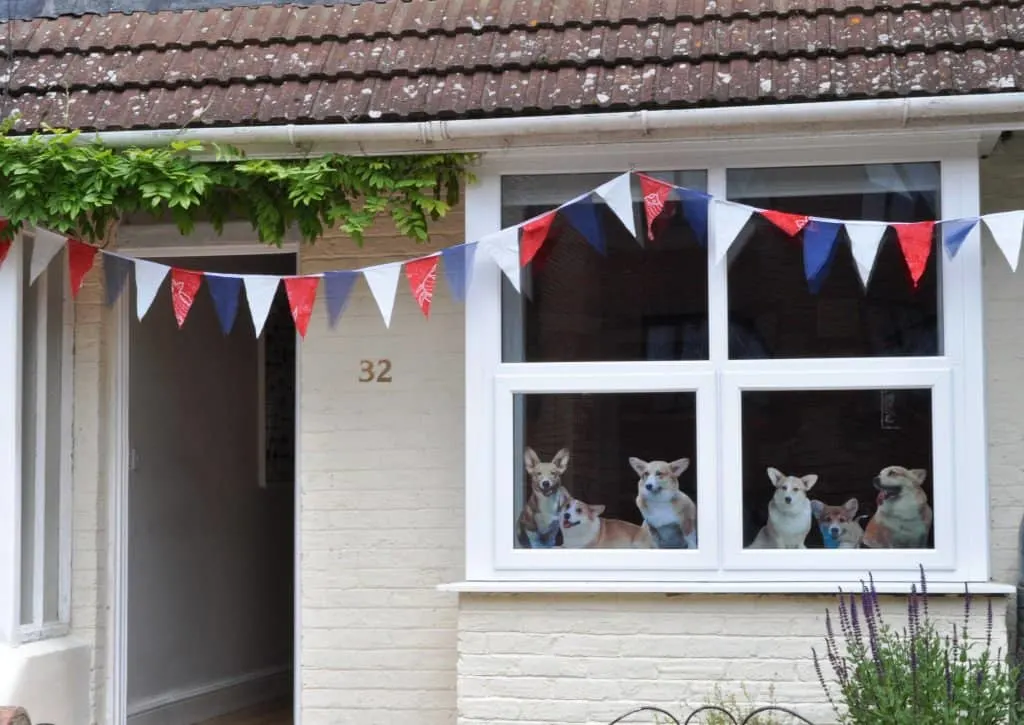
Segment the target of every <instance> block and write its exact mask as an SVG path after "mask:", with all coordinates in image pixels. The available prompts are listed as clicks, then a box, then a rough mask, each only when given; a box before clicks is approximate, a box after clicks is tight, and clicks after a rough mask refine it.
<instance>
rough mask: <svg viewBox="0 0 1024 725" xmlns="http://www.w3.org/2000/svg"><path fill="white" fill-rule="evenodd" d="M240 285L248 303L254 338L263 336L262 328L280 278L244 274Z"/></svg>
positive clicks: (265, 322) (268, 275)
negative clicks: (243, 287)
mask: <svg viewBox="0 0 1024 725" xmlns="http://www.w3.org/2000/svg"><path fill="white" fill-rule="evenodd" d="M242 284H244V285H245V298H246V299H247V300H248V301H249V314H250V315H252V326H253V328H255V330H256V337H259V336H260V335H262V334H263V326H264V325H265V324H267V316H268V315H270V308H271V307H272V306H273V304H274V296H275V295H276V294H277V287H278V285H279V284H281V278H280V277H275V276H273V275H270V274H244V275H242Z"/></svg>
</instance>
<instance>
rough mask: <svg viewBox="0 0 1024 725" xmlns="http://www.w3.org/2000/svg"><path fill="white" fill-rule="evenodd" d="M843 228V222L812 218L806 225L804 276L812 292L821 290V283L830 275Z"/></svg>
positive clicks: (815, 292) (804, 232)
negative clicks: (837, 239)
mask: <svg viewBox="0 0 1024 725" xmlns="http://www.w3.org/2000/svg"><path fill="white" fill-rule="evenodd" d="M841 228H842V224H839V223H836V222H826V221H822V220H821V219H812V220H811V221H810V222H808V224H807V226H806V227H804V231H803V234H804V276H805V277H807V286H808V287H809V288H810V290H811V293H812V294H817V293H818V292H820V291H821V283H822V282H824V281H825V277H826V276H828V269H829V266H830V265H831V264H832V256H833V252H834V251H835V248H836V237H838V236H839V230H840V229H841Z"/></svg>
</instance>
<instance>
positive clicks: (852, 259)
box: [466, 152, 987, 591]
mask: <svg viewBox="0 0 1024 725" xmlns="http://www.w3.org/2000/svg"><path fill="white" fill-rule="evenodd" d="M908 156H909V157H910V158H908V160H907V161H905V162H891V161H886V160H881V161H876V160H874V159H871V160H870V161H865V162H861V161H859V160H851V159H850V158H849V154H847V155H846V156H845V157H844V158H842V160H841V162H839V161H837V162H836V163H824V162H822V163H815V164H806V165H799V166H797V165H791V164H790V165H774V166H769V165H765V164H760V165H757V166H753V165H744V164H743V163H742V159H738V161H739V162H740V163H736V164H734V165H720V166H711V165H709V166H706V167H704V168H687V167H686V166H685V165H679V166H677V167H676V168H675V169H668V170H661V169H658V168H656V167H655V168H654V169H653V170H645V173H647V174H648V175H650V176H653V177H656V178H658V179H661V180H664V181H668V182H670V183H671V184H674V185H676V186H680V187H686V188H689V189H694V190H698V191H703V192H706V193H709V194H711V195H712V196H713V197H715V198H718V199H728V200H731V201H735V202H740V203H742V204H745V205H749V206H751V207H755V208H759V209H772V210H778V211H783V212H790V213H795V214H803V215H813V216H819V217H826V218H830V219H837V220H843V221H848V222H850V223H851V224H850V226H849V228H851V229H855V227H856V225H855V224H854V223H855V222H857V221H858V220H860V221H884V222H888V223H900V222H916V221H927V220H935V219H941V218H952V217H956V216H968V215H970V214H972V213H976V205H977V171H976V159H975V158H973V157H959V158H946V157H945V156H944V155H943V154H941V153H934V154H933V155H931V156H929V155H927V154H925V153H923V152H915V153H909V154H908ZM915 156H916V158H914V157H915ZM821 158H822V159H824V160H826V161H827V160H828V154H823V155H822V156H821ZM881 158H882V159H884V158H886V157H885V156H882V157H881ZM816 161H817V159H816ZM598 162H599V161H598V160H594V159H591V160H589V161H587V162H586V163H585V164H584V165H585V166H587V167H588V168H585V169H584V170H583V171H582V172H581V173H566V172H565V171H564V169H563V170H559V171H557V172H550V173H536V172H529V170H525V171H526V172H524V170H522V169H516V170H514V171H511V172H510V171H505V170H502V169H496V170H495V171H494V172H493V173H486V171H485V173H483V174H482V175H481V177H480V183H479V185H478V186H477V187H475V188H473V189H471V190H470V192H469V195H468V199H467V201H468V208H469V209H470V211H469V212H468V214H469V217H470V219H469V226H470V232H471V233H472V234H473V235H474V238H476V239H480V238H482V237H484V236H485V235H486V234H487V233H488V232H493V231H496V230H497V229H499V228H506V227H509V226H512V225H515V224H518V223H521V222H524V221H526V220H528V219H530V218H532V217H534V216H536V215H538V214H541V213H543V212H545V211H548V210H550V209H553V208H555V207H557V206H559V205H560V204H562V203H564V202H566V201H568V200H570V199H573V198H575V197H578V196H579V195H580V194H583V193H586V192H587V191H588V190H591V189H594V188H596V187H597V186H599V185H600V184H602V183H604V182H605V181H608V180H609V179H611V178H613V177H614V176H616V175H617V174H618V173H621V171H620V170H613V171H609V172H608V173H597V172H595V171H594V170H593V168H594V167H593V165H594V164H596V163H598ZM652 163H656V161H655V162H652ZM641 168H642V167H641ZM631 183H632V185H633V189H632V191H633V201H634V203H633V211H634V222H635V228H636V230H637V234H636V236H635V237H634V236H633V234H631V233H630V231H629V230H627V228H626V226H625V225H624V224H622V223H621V222H620V221H619V219H618V218H617V217H616V216H615V214H614V213H613V212H612V210H611V209H609V208H607V207H606V206H604V203H603V201H602V200H601V199H600V197H593V199H594V201H595V203H597V204H599V209H598V218H599V220H600V227H601V235H602V244H601V245H595V244H593V239H590V240H589V242H590V243H588V239H585V238H584V236H583V235H581V234H580V233H579V232H578V231H577V230H576V228H575V227H574V225H573V224H572V223H570V220H569V219H568V218H566V217H565V215H562V214H559V215H558V216H556V217H555V219H554V222H553V223H552V225H551V228H550V231H549V233H548V236H547V239H546V241H545V243H544V245H543V246H542V247H541V249H540V251H539V252H538V253H537V254H536V256H535V257H533V259H532V260H531V261H530V263H529V264H528V265H527V266H526V267H524V268H523V269H522V270H521V282H520V290H519V291H517V290H516V289H515V287H514V286H513V285H512V284H511V283H510V282H509V281H508V279H506V278H505V277H504V276H503V275H502V273H501V271H500V270H499V269H498V267H497V265H496V264H494V262H493V261H491V260H490V259H489V258H488V256H487V255H486V254H478V255H477V257H476V269H475V271H474V274H475V275H476V277H475V279H474V284H473V287H472V288H471V297H470V299H469V306H468V307H467V329H466V344H467V368H466V374H467V446H468V450H467V516H466V518H467V579H469V580H470V581H471V582H473V581H476V582H484V583H486V582H488V581H489V582H492V583H500V582H526V583H529V582H540V583H545V582H546V583H552V582H554V583H557V582H567V583H573V582H575V583H586V582H601V583H604V585H606V586H607V585H609V584H610V585H614V583H616V582H621V583H623V585H624V588H625V589H629V588H630V587H632V588H634V589H637V588H639V589H642V588H643V587H644V585H645V583H646V584H647V585H650V586H652V587H654V588H658V587H662V588H666V589H671V588H673V587H676V588H679V589H680V590H685V589H686V587H687V584H688V583H689V584H698V583H699V584H703V585H705V588H710V589H713V588H714V587H715V586H721V587H723V589H729V587H733V588H735V587H737V586H739V587H740V588H742V587H743V586H745V585H746V584H749V585H750V587H751V588H752V589H756V588H757V586H759V585H760V586H762V587H764V586H768V585H770V586H773V587H775V589H778V588H779V587H783V588H784V587H785V586H786V585H787V583H788V584H792V585H793V586H794V589H795V590H800V591H803V590H811V589H813V588H814V585H815V583H816V582H817V583H820V584H821V585H822V586H823V587H824V586H826V584H828V583H830V582H831V583H834V582H851V581H857V580H858V579H860V578H861V577H864V576H866V575H867V573H868V572H871V573H873V575H874V576H875V578H876V579H878V580H880V581H883V582H892V583H895V584H899V583H901V582H908V581H912V580H913V579H914V578H916V577H917V575H918V566H919V565H923V566H925V568H926V569H927V570H928V572H929V578H930V579H931V580H933V581H936V582H942V581H948V582H958V581H967V580H970V581H984V580H986V579H987V536H986V535H985V533H984V531H985V528H986V526H987V504H986V501H987V488H986V486H985V482H984V433H983V430H982V429H983V416H982V415H981V405H982V404H981V402H980V397H981V395H982V390H983V387H982V379H981V361H980V357H979V356H980V354H981V353H980V351H981V345H982V336H981V329H980V321H981V317H980V306H981V299H980V280H979V275H980V254H979V253H978V252H977V251H976V248H975V250H972V251H967V250H966V249H962V250H961V254H960V255H958V256H957V257H956V258H955V259H950V258H949V257H948V255H947V254H946V253H945V252H944V251H943V250H942V248H941V242H940V241H938V240H937V241H936V242H935V244H934V247H933V250H932V254H931V256H930V258H929V261H928V264H927V266H926V268H925V270H924V273H923V275H922V276H921V277H920V279H919V281H918V283H917V284H916V285H915V284H913V283H912V281H911V278H910V274H909V273H908V268H907V263H906V261H905V260H904V256H903V253H902V251H901V248H900V245H899V243H898V240H897V238H896V234H895V232H894V231H893V229H892V228H889V229H888V230H887V231H886V232H885V234H884V236H883V237H882V238H881V241H880V243H879V244H878V248H877V255H875V256H874V263H873V265H871V264H869V263H867V262H866V261H865V260H866V258H865V256H864V254H863V250H862V249H858V250H857V253H856V254H855V253H854V249H853V248H852V247H851V244H850V241H849V237H850V235H852V234H855V232H850V233H848V232H847V231H845V230H843V231H840V232H839V236H838V238H837V241H836V243H835V245H834V248H833V252H832V254H831V255H829V257H828V258H827V259H826V260H825V261H824V265H823V267H824V269H823V270H822V271H821V273H819V274H816V275H811V277H812V278H811V279H808V270H807V268H806V267H805V260H804V256H803V247H802V238H801V235H799V234H797V235H795V236H790V235H789V234H787V233H786V232H785V231H783V230H781V229H779V228H778V227H777V226H776V225H775V224H773V223H772V222H771V221H769V220H768V219H767V218H765V217H763V216H761V215H760V214H758V213H754V214H752V215H751V217H750V219H749V220H748V221H747V223H746V224H745V226H744V227H743V228H742V229H741V230H740V232H739V234H738V235H737V236H736V237H735V240H734V241H733V243H732V244H731V246H730V248H729V250H728V252H727V253H726V254H724V255H716V254H715V251H714V249H713V246H714V235H713V233H711V232H710V231H709V230H707V229H706V228H705V224H706V223H708V222H706V221H705V219H701V218H699V217H700V214H699V213H695V212H694V209H693V208H692V207H687V206H686V205H685V204H683V203H682V202H681V201H680V200H679V198H678V194H676V195H673V196H670V197H669V201H668V203H667V204H666V207H665V210H664V211H663V212H662V213H661V214H659V215H658V216H657V218H656V219H654V220H649V219H647V218H646V217H645V214H644V204H643V203H642V196H641V193H640V188H639V182H638V180H637V179H636V178H635V177H634V178H633V179H632V182H631ZM715 208H716V205H715V202H712V203H711V205H710V206H709V208H708V211H709V214H710V217H711V218H710V222H709V223H710V225H712V227H713V225H714V223H715V221H714V215H715ZM649 224H650V233H651V235H650V237H648V225H649ZM936 229H937V231H938V230H939V227H936ZM940 235H941V231H938V233H937V235H936V236H937V237H939V236H940ZM598 246H601V247H603V249H598V248H596V247H598ZM965 252H966V253H965ZM808 511H810V514H808V513H807V512H808ZM627 585H628V586H627ZM828 586H831V584H828ZM524 588H528V587H524ZM826 588H827V587H826ZM829 590H831V589H829Z"/></svg>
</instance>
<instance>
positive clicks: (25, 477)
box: [21, 243, 39, 624]
mask: <svg viewBox="0 0 1024 725" xmlns="http://www.w3.org/2000/svg"><path fill="white" fill-rule="evenodd" d="M31 258H32V245H31V244H30V243H29V244H26V245H25V247H24V251H23V253H22V260H23V261H24V267H23V270H22V279H23V284H22V317H21V321H22V322H21V329H22V347H21V355H22V356H21V623H22V624H32V617H33V607H32V592H33V587H34V576H33V574H34V572H35V518H36V513H35V504H36V494H35V491H36V485H35V482H36V444H37V442H38V438H37V432H36V431H37V421H38V416H37V414H36V411H37V409H38V401H37V400H36V382H35V381H36V374H37V366H38V364H39V355H38V347H39V334H38V323H37V320H38V319H39V302H38V295H37V294H36V290H37V289H38V287H36V286H35V285H33V286H31V287H30V286H29V284H28V280H29V260H31Z"/></svg>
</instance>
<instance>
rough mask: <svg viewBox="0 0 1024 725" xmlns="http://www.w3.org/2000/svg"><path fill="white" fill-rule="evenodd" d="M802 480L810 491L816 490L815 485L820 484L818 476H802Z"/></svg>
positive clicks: (815, 474) (813, 474)
mask: <svg viewBox="0 0 1024 725" xmlns="http://www.w3.org/2000/svg"><path fill="white" fill-rule="evenodd" d="M800 480H801V481H803V482H804V486H806V487H807V490H808V491H810V490H811V489H812V488H814V484H816V483H817V482H818V474H817V473H808V474H807V475H806V476H801V477H800Z"/></svg>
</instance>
